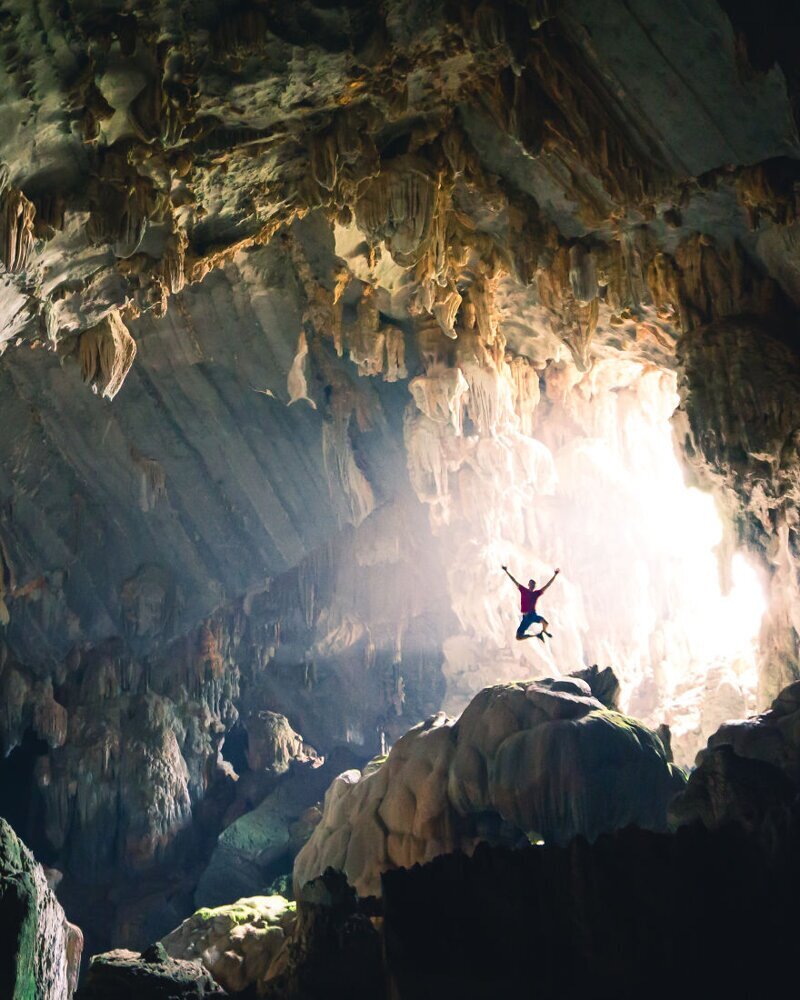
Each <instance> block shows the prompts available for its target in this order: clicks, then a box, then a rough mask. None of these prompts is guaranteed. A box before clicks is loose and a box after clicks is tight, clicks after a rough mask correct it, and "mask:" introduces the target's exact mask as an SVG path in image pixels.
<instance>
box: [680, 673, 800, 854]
mask: <svg viewBox="0 0 800 1000" xmlns="http://www.w3.org/2000/svg"><path fill="white" fill-rule="evenodd" d="M798 794H800V681H796V682H795V683H793V684H790V685H788V687H785V688H784V689H783V690H782V691H781V693H780V694H779V695H778V697H777V698H776V699H775V700H774V701H773V702H772V705H771V706H770V707H769V709H768V710H767V711H766V712H762V713H761V714H760V715H756V716H753V717H752V718H750V719H742V720H736V721H732V722H726V723H725V724H724V725H722V726H720V728H719V729H718V730H717V732H715V733H714V734H713V736H711V737H710V739H709V741H708V746H707V747H706V749H705V750H701V751H700V753H699V754H698V755H697V766H696V768H695V770H694V771H693V772H692V774H691V776H690V778H689V781H688V784H687V785H686V789H685V790H684V791H683V792H682V794H680V795H679V796H677V797H676V798H675V799H674V800H673V802H672V803H671V805H670V812H671V815H672V818H673V820H674V822H675V823H681V824H686V823H693V822H699V823H702V824H703V825H704V826H706V827H708V828H709V829H715V828H717V827H719V826H723V825H725V824H726V823H738V824H739V825H741V826H742V827H743V828H744V829H746V830H749V831H751V832H754V833H759V834H761V836H762V838H763V837H767V838H771V836H772V834H771V833H770V832H769V831H770V830H772V829H773V828H774V826H775V825H776V824H777V825H778V826H780V825H781V823H782V822H783V817H784V816H785V814H786V812H787V810H789V809H790V808H791V806H792V803H793V802H794V801H795V799H796V797H797V796H798Z"/></svg>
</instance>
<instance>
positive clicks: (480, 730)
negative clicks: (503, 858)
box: [294, 672, 683, 896]
mask: <svg viewBox="0 0 800 1000" xmlns="http://www.w3.org/2000/svg"><path fill="white" fill-rule="evenodd" d="M586 677H587V678H588V681H589V683H587V680H584V679H583V678H582V677H580V676H576V677H564V678H562V679H560V680H552V679H546V680H543V681H539V682H536V681H533V682H527V683H525V682H520V683H518V684H514V685H504V686H498V687H493V688H487V689H486V690H485V691H482V692H481V693H480V694H479V695H477V696H476V697H475V698H474V699H473V700H472V702H471V703H470V704H469V706H468V707H467V708H466V709H465V711H464V713H463V714H462V715H461V716H460V718H459V719H458V720H457V721H453V720H452V719H448V718H447V717H446V716H444V715H438V716H436V717H434V718H432V719H429V720H428V721H427V722H424V723H421V724H420V725H419V726H417V727H415V728H414V729H412V730H411V731H410V732H409V733H407V734H406V735H405V736H404V737H402V739H400V740H398V741H397V743H396V744H395V745H394V746H393V747H392V750H391V752H390V753H389V756H388V757H387V758H386V760H385V761H376V762H373V763H371V764H369V765H368V766H367V768H366V769H365V770H364V771H363V772H362V773H359V772H358V771H347V772H345V773H344V774H342V775H340V776H339V777H338V778H337V779H336V780H335V781H334V783H333V784H332V785H331V787H330V789H329V790H328V793H327V795H326V797H325V808H324V811H323V815H322V820H321V822H320V823H319V825H318V826H317V827H316V829H315V830H314V832H313V833H312V835H311V838H310V840H309V841H308V843H307V844H306V845H305V847H304V848H303V849H302V851H301V852H300V854H299V855H298V857H297V860H296V861H295V867H294V881H295V888H296V890H297V891H302V887H303V886H304V885H305V883H306V882H309V881H311V880H312V879H313V878H316V877H317V876H318V875H321V874H322V873H323V872H324V871H325V870H326V869H327V868H334V869H336V870H337V871H343V872H344V873H345V875H346V876H347V880H348V882H349V883H350V884H351V885H352V886H354V888H355V889H356V890H357V891H358V893H359V894H360V895H362V896H369V895H376V896H377V895H380V876H381V873H382V872H384V871H388V870H390V869H392V868H399V867H402V868H410V867H411V866H412V865H414V864H416V863H418V862H424V861H429V860H430V859H431V858H434V857H437V856H438V855H440V854H449V853H451V852H453V851H457V850H460V851H465V852H466V853H471V852H472V851H473V850H474V848H475V846H476V844H477V843H479V842H481V841H488V842H490V843H491V842H495V843H506V844H508V845H509V846H513V845H514V844H515V843H517V842H519V841H522V842H524V841H525V838H526V837H527V838H528V839H531V840H538V839H541V838H543V839H544V840H545V842H547V843H556V844H559V843H567V842H568V841H570V840H571V839H572V838H573V837H575V836H577V835H578V834H581V835H583V836H584V837H586V838H588V839H589V840H594V839H596V838H597V837H598V836H599V835H600V834H601V833H604V832H608V831H610V830H616V829H621V828H622V827H625V826H628V825H629V824H632V823H633V824H636V825H638V826H641V827H643V828H645V829H655V830H658V829H663V828H665V824H666V806H667V802H668V801H669V799H670V798H671V797H672V796H673V795H674V794H675V792H676V791H677V790H678V789H679V788H680V787H681V785H682V783H683V776H682V774H681V773H680V772H679V771H677V770H675V769H674V768H673V767H672V766H671V765H670V764H669V763H668V761H667V758H666V755H665V752H664V748H663V746H662V744H661V742H660V740H659V739H658V737H657V736H656V735H655V734H654V733H652V732H650V731H649V730H648V729H647V728H646V727H644V726H642V725H641V724H640V723H637V722H634V721H633V720H631V719H627V718H625V717H624V716H622V715H620V714H619V713H617V712H616V711H614V710H613V709H611V708H608V707H606V706H605V705H603V703H602V702H600V701H598V700H597V698H595V697H594V696H593V694H592V688H591V686H590V684H591V682H593V681H594V682H595V684H596V685H597V682H598V677H597V675H596V674H593V673H591V672H587V673H586ZM599 680H600V682H601V685H602V680H603V678H602V675H601V676H600V678H599Z"/></svg>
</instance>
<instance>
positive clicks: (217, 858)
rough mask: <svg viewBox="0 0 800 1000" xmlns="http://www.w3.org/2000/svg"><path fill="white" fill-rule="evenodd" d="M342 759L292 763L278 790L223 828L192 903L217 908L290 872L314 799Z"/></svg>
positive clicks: (314, 812) (307, 831)
mask: <svg viewBox="0 0 800 1000" xmlns="http://www.w3.org/2000/svg"><path fill="white" fill-rule="evenodd" d="M341 761H342V755H341V754H336V753H334V754H333V756H332V758H331V760H330V761H328V762H326V763H325V764H322V762H321V761H319V760H318V759H316V760H311V761H307V760H299V761H297V762H296V763H294V764H293V766H292V768H291V769H290V771H289V773H287V774H286V775H285V776H284V777H283V778H282V780H281V781H280V783H279V784H278V786H277V788H275V789H274V790H273V791H271V792H270V793H269V794H268V795H266V796H265V797H264V799H263V800H262V801H261V802H260V803H258V804H257V805H255V808H250V809H249V810H248V811H247V812H245V813H244V814H243V815H242V816H239V817H238V818H237V819H235V820H234V821H233V822H232V823H230V825H228V826H226V828H225V829H224V830H223V831H222V833H220V835H219V837H218V838H217V841H216V844H215V846H214V850H213V852H212V854H211V857H210V858H209V860H208V864H207V865H206V866H205V868H204V870H203V872H202V874H201V875H200V878H199V879H198V882H197V887H196V889H195V892H194V900H195V905H196V906H198V907H205V908H207V907H219V906H222V905H224V904H226V903H230V902H231V901H232V900H234V899H237V898H239V897H242V896H247V895H253V894H254V893H264V892H265V891H266V890H267V887H268V886H269V885H270V884H271V883H272V882H273V881H274V880H275V878H276V877H278V876H280V875H282V874H285V873H286V872H288V871H290V870H291V866H292V862H293V861H294V858H295V856H296V855H297V853H298V852H299V851H300V849H301V848H302V846H303V844H304V843H305V842H306V840H308V838H309V837H310V836H311V833H312V832H313V830H314V828H315V827H316V825H317V823H318V822H319V821H320V818H321V814H320V811H319V809H317V802H319V801H320V800H321V799H322V797H323V795H324V793H325V790H326V789H327V787H328V785H329V784H330V782H331V780H332V779H333V777H334V776H335V775H336V774H337V773H338V772H339V770H340V768H341ZM237 801H238V800H237ZM235 804H236V803H234V805H235Z"/></svg>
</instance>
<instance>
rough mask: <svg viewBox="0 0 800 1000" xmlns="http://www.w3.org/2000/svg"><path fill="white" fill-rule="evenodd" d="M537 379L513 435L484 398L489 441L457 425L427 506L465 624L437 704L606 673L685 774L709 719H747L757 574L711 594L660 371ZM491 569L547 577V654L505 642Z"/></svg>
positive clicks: (696, 506)
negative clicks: (581, 670)
mask: <svg viewBox="0 0 800 1000" xmlns="http://www.w3.org/2000/svg"><path fill="white" fill-rule="evenodd" d="M504 374H505V378H506V379H507V380H508V381H512V380H511V379H510V378H509V373H508V371H506V372H505V373H504ZM467 381H468V382H470V373H469V371H467ZM499 381H503V376H501V379H500V380H499ZM542 381H543V393H542V398H541V400H538V401H537V402H536V405H535V413H534V418H533V420H532V421H530V422H529V424H528V426H527V427H525V421H524V420H522V419H521V418H520V410H521V408H520V400H519V392H517V398H516V399H515V400H514V404H513V409H514V414H513V415H511V413H510V410H511V404H509V407H508V419H506V418H504V416H503V405H502V398H503V392H502V391H499V392H498V399H499V400H500V403H497V402H496V401H495V405H494V419H493V421H492V426H493V430H492V432H491V433H488V434H487V433H484V434H483V435H481V434H473V436H472V437H470V433H469V432H468V431H467V430H466V428H465V430H464V433H463V435H459V433H458V428H456V433H455V437H456V439H459V438H460V440H461V444H460V448H461V450H462V452H461V454H462V457H461V459H459V460H457V461H456V462H455V463H451V464H453V465H455V466H456V471H455V472H453V473H451V477H450V478H451V481H450V484H449V488H448V489H447V491H446V494H447V495H446V497H445V498H444V500H443V501H442V504H441V505H440V507H439V508H438V509H437V507H436V504H435V503H434V507H433V510H432V517H433V519H434V523H435V524H437V532H438V533H439V534H441V535H442V536H443V538H444V540H445V542H446V551H447V552H448V558H450V559H451V560H452V562H451V565H450V568H449V573H448V576H449V589H450V593H451V597H452V601H453V607H454V610H455V611H456V613H457V615H458V617H459V618H460V620H461V623H462V625H463V627H464V631H463V633H462V634H460V635H456V636H452V637H451V638H450V639H448V640H447V642H446V643H445V668H444V669H445V675H446V677H447V680H448V693H447V698H446V708H447V709H448V710H450V711H458V710H459V709H460V708H461V707H463V704H464V702H465V701H466V699H467V698H468V697H469V695H471V694H473V693H474V692H475V691H476V690H478V689H479V688H480V687H481V686H483V685H484V684H486V683H493V682H503V681H508V680H510V679H516V678H520V677H524V676H530V675H533V676H539V675H545V674H552V673H553V672H556V673H557V672H563V673H568V672H570V671H572V670H575V669H576V668H578V667H580V666H582V665H584V664H587V665H588V664H592V663H597V664H599V665H600V666H605V665H612V666H613V667H614V670H615V671H616V672H617V674H618V675H619V677H620V680H621V683H622V698H623V706H622V707H623V709H624V710H626V711H628V712H629V713H630V714H632V715H634V716H637V717H639V718H642V719H644V720H646V721H647V722H648V723H650V724H651V725H658V724H659V723H661V722H667V723H668V724H669V725H670V727H671V730H672V738H673V750H674V752H675V756H676V759H677V760H678V761H679V762H681V763H691V761H692V760H693V758H694V755H695V754H696V752H697V750H698V749H699V748H701V747H702V746H703V745H704V743H705V740H706V739H707V738H708V736H709V735H710V734H711V733H712V732H713V731H714V730H715V729H716V728H717V727H718V725H719V724H720V723H721V722H723V721H725V720H726V719H729V718H735V717H742V716H744V715H747V714H751V713H752V712H754V711H755V710H756V707H757V706H756V679H757V676H756V662H757V652H758V649H757V645H758V633H759V629H760V624H761V618H762V615H763V613H764V611H765V597H764V593H763V590H762V586H761V582H760V580H759V576H758V572H757V570H756V569H755V567H754V566H753V565H752V564H751V563H750V562H749V561H748V560H747V558H746V557H745V556H744V555H743V554H741V553H734V554H733V557H732V560H731V563H730V567H729V572H728V573H727V577H728V581H729V586H728V588H727V590H726V589H725V588H724V587H723V584H722V578H723V576H725V575H726V574H725V573H723V572H721V570H722V566H721V558H720V555H719V552H720V551H722V549H723V546H722V541H723V524H722V521H721V518H720V515H719V513H718V510H717V507H716V503H715V500H714V499H713V497H712V496H710V495H709V494H706V493H703V492H701V491H700V490H698V489H695V488H691V487H689V486H687V485H686V482H685V479H684V474H683V469H682V467H681V462H680V459H679V457H678V455H677V453H676V449H675V444H674V439H673V431H672V426H671V423H670V418H671V416H672V414H673V412H674V410H675V408H676V406H677V403H678V395H677V392H676V379H675V375H674V373H672V372H669V371H665V370H662V369H660V368H656V367H654V366H648V365H644V364H642V363H640V362H638V361H630V360H628V359H625V358H624V357H621V356H619V357H614V356H612V357H607V358H605V359H600V360H598V361H596V362H595V364H594V365H593V367H592V368H591V369H590V371H589V372H587V373H585V374H581V373H580V372H578V371H577V370H576V369H575V367H574V365H572V364H571V362H570V361H568V360H564V359H562V361H561V362H558V363H551V364H550V365H549V366H548V367H547V369H546V370H545V372H544V375H543V380H542ZM416 395H417V397H419V396H420V392H419V391H418V392H417V393H416ZM513 397H514V393H513V392H512V393H510V397H509V398H510V399H513ZM479 399H480V394H479V393H477V392H476V387H475V385H474V384H470V391H469V393H468V395H467V400H466V415H467V416H470V415H471V414H470V409H471V407H472V411H473V412H472V415H471V419H472V423H473V425H474V426H477V427H480V426H481V424H483V426H484V428H485V427H486V426H487V423H488V422H487V421H486V420H483V421H482V420H481V419H480V414H478V413H477V409H476V408H477V407H478V406H479V405H480V402H479ZM418 402H419V399H418ZM476 418H477V419H476ZM451 444H452V442H451ZM412 452H413V448H412ZM503 563H508V564H509V567H510V568H511V570H512V572H513V573H514V574H515V576H517V578H518V579H520V580H524V581H527V579H528V578H529V577H530V576H533V577H534V578H535V579H536V580H537V583H538V585H540V586H541V584H542V583H543V582H544V581H545V580H546V579H547V578H548V577H549V575H550V573H551V572H552V569H553V568H554V567H556V566H560V567H561V571H562V572H561V575H560V576H559V578H558V580H557V582H556V583H555V584H554V586H553V587H552V588H551V590H550V591H548V593H547V594H545V596H544V597H543V598H542V602H541V606H540V610H542V612H543V613H544V614H545V616H546V617H547V618H548V619H549V620H550V622H551V626H552V631H553V633H554V636H555V637H554V639H553V641H552V643H549V644H548V645H547V646H543V645H542V644H541V643H539V642H538V641H536V640H531V641H528V642H523V643H517V642H515V641H514V631H515V628H516V625H517V623H518V620H519V616H518V601H517V597H516V594H515V593H514V590H513V587H512V586H511V584H510V583H509V582H508V581H507V580H506V579H505V577H504V576H503V575H502V573H501V572H500V566H501V564H503Z"/></svg>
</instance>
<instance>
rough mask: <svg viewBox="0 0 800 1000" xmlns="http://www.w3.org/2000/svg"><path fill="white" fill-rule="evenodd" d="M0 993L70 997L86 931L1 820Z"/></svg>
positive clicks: (48, 999) (55, 999)
mask: <svg viewBox="0 0 800 1000" xmlns="http://www.w3.org/2000/svg"><path fill="white" fill-rule="evenodd" d="M0 927H2V942H1V943H0V953H1V954H0V995H2V996H4V997H9V998H13V1000H17V998H20V1000H22V998H26V1000H27V998H28V997H30V998H31V1000H33V998H34V997H35V998H37V1000H69V998H70V997H71V996H72V994H73V992H74V991H75V988H76V986H77V984H78V972H79V969H80V962H81V952H82V950H83V935H82V934H81V932H80V930H79V928H77V927H75V926H74V924H71V923H69V922H68V921H67V919H66V917H65V916H64V910H63V909H62V907H61V905H60V904H59V903H58V901H57V900H56V897H55V894H54V893H53V892H52V890H51V889H50V887H49V885H48V883H47V878H46V877H45V873H44V871H43V870H42V866H41V865H40V864H37V862H36V861H35V860H34V858H33V856H32V855H31V853H30V851H29V850H28V849H27V847H25V845H24V844H23V843H22V842H21V841H20V840H19V838H18V837H16V836H15V834H14V831H13V830H12V829H11V827H10V826H9V825H8V823H6V821H5V820H3V819H0Z"/></svg>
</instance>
